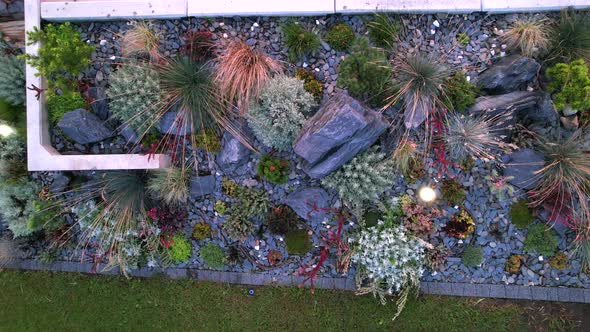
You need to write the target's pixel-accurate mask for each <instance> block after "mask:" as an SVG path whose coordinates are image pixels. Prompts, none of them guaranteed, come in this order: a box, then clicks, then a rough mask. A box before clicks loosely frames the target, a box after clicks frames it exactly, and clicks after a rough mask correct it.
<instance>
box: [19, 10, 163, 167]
mask: <svg viewBox="0 0 590 332" xmlns="http://www.w3.org/2000/svg"><path fill="white" fill-rule="evenodd" d="M40 9H41V3H40V0H25V29H26V30H27V31H31V30H33V29H34V28H35V27H40V25H41V12H40ZM27 41H28V40H27ZM38 50H39V45H38V44H32V45H27V47H26V51H27V53H29V54H31V55H36V54H37V53H38ZM36 74H37V70H36V69H35V68H33V67H31V66H30V65H26V79H27V87H30V86H31V85H35V86H36V87H39V88H44V87H46V84H45V81H44V80H43V79H42V77H40V76H37V75H36ZM27 164H28V169H29V171H65V170H116V169H154V168H165V167H168V166H169V164H170V158H169V157H168V156H166V155H162V154H157V155H154V156H152V157H151V158H149V157H148V156H144V155H139V154H115V155H61V154H59V152H57V151H56V150H55V149H54V148H53V147H52V146H51V139H50V137H49V122H48V121H47V112H46V110H45V98H44V96H43V94H42V96H41V98H40V99H39V100H37V98H36V97H35V92H34V91H31V90H27Z"/></svg>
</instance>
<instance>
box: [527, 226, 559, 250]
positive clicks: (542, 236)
mask: <svg viewBox="0 0 590 332" xmlns="http://www.w3.org/2000/svg"><path fill="white" fill-rule="evenodd" d="M557 245H558V239H557V234H556V233H555V231H554V230H553V229H551V228H549V227H547V226H546V225H544V224H536V225H533V226H531V227H529V231H528V233H527V235H526V238H525V239H524V250H526V251H528V252H536V253H538V254H540V255H543V256H551V255H553V254H555V252H557Z"/></svg>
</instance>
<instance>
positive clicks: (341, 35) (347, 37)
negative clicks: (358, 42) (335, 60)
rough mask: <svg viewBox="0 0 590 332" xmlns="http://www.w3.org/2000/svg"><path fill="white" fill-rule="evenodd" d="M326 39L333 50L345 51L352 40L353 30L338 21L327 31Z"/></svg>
mask: <svg viewBox="0 0 590 332" xmlns="http://www.w3.org/2000/svg"><path fill="white" fill-rule="evenodd" d="M326 40H327V41H328V44H330V45H332V47H333V48H334V49H335V50H337V51H346V50H348V49H349V48H350V46H351V45H352V42H353V41H354V31H352V28H351V27H350V26H349V25H348V24H346V23H338V24H336V25H335V26H333V27H332V28H331V29H330V31H328V35H327V36H326Z"/></svg>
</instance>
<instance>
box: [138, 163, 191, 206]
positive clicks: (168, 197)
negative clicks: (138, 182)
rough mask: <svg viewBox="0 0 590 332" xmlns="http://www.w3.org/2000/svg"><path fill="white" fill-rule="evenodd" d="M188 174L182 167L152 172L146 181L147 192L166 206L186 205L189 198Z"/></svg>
mask: <svg viewBox="0 0 590 332" xmlns="http://www.w3.org/2000/svg"><path fill="white" fill-rule="evenodd" d="M189 180H190V172H189V171H188V169H186V168H184V167H170V168H167V169H163V170H157V171H154V173H153V176H152V177H151V178H150V179H149V180H148V191H149V192H150V193H151V194H153V195H154V196H155V197H157V198H159V199H161V200H162V201H164V203H166V204H168V205H178V204H182V203H186V202H187V201H188V198H189V196H190V193H189V190H188V186H189Z"/></svg>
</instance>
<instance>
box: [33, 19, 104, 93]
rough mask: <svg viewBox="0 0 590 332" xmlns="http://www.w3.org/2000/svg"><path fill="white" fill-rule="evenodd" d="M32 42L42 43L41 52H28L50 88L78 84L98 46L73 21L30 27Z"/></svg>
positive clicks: (66, 87) (72, 86)
mask: <svg viewBox="0 0 590 332" xmlns="http://www.w3.org/2000/svg"><path fill="white" fill-rule="evenodd" d="M27 37H28V43H27V44H28V45H33V44H35V43H39V44H40V45H39V51H38V55H30V54H25V56H24V58H25V59H26V60H27V63H28V64H30V65H31V66H33V67H35V68H37V70H38V71H39V72H38V73H37V75H38V76H43V77H44V78H45V79H46V80H47V84H48V86H49V88H50V89H52V90H55V89H56V88H59V89H69V88H74V87H75V85H76V79H77V78H78V75H80V73H82V71H83V70H85V69H86V67H88V65H90V63H91V59H90V56H91V55H92V52H93V51H94V46H93V45H89V44H87V43H85V42H84V41H83V40H82V37H81V36H80V33H79V32H78V31H77V30H76V29H75V28H74V27H73V26H72V25H71V24H70V23H69V22H66V23H64V24H57V25H55V24H47V25H45V26H44V27H43V29H42V30H39V29H38V28H37V27H35V28H34V29H33V31H27Z"/></svg>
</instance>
